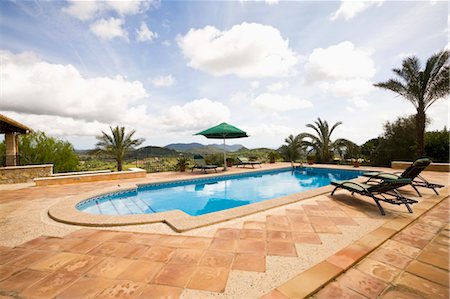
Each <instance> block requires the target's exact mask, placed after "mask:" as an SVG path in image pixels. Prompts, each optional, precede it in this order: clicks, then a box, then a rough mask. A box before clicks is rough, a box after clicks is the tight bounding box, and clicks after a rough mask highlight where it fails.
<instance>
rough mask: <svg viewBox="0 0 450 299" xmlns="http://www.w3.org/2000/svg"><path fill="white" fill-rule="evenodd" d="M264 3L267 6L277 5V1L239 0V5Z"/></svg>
mask: <svg viewBox="0 0 450 299" xmlns="http://www.w3.org/2000/svg"><path fill="white" fill-rule="evenodd" d="M263 1H264V2H265V3H266V4H268V5H275V4H278V3H279V2H280V1H279V0H240V2H241V4H244V3H245V2H263Z"/></svg>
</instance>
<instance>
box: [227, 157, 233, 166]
mask: <svg viewBox="0 0 450 299" xmlns="http://www.w3.org/2000/svg"><path fill="white" fill-rule="evenodd" d="M233 163H234V158H232V157H229V158H227V167H233Z"/></svg>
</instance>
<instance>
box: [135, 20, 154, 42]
mask: <svg viewBox="0 0 450 299" xmlns="http://www.w3.org/2000/svg"><path fill="white" fill-rule="evenodd" d="M136 34H137V37H136V39H137V41H139V42H145V41H149V42H151V41H152V40H153V39H155V38H157V37H158V33H156V32H153V31H151V30H150V29H149V28H148V27H147V24H145V23H144V22H142V23H141V27H139V29H138V30H136Z"/></svg>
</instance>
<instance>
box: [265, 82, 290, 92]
mask: <svg viewBox="0 0 450 299" xmlns="http://www.w3.org/2000/svg"><path fill="white" fill-rule="evenodd" d="M288 85H289V84H288V83H287V82H286V83H283V82H276V83H273V84H270V85H267V90H268V91H271V92H275V91H280V90H282V89H283V88H285V87H287V86H288Z"/></svg>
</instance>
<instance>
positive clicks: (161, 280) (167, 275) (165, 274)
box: [152, 264, 196, 288]
mask: <svg viewBox="0 0 450 299" xmlns="http://www.w3.org/2000/svg"><path fill="white" fill-rule="evenodd" d="M195 269H196V266H192V265H181V264H167V265H165V266H164V267H163V268H162V269H161V271H160V272H159V273H158V274H157V275H156V276H155V278H153V280H152V283H154V284H163V285H169V286H174V287H180V288H184V287H185V286H186V285H187V283H188V282H189V280H190V279H191V276H192V274H194V271H195Z"/></svg>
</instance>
